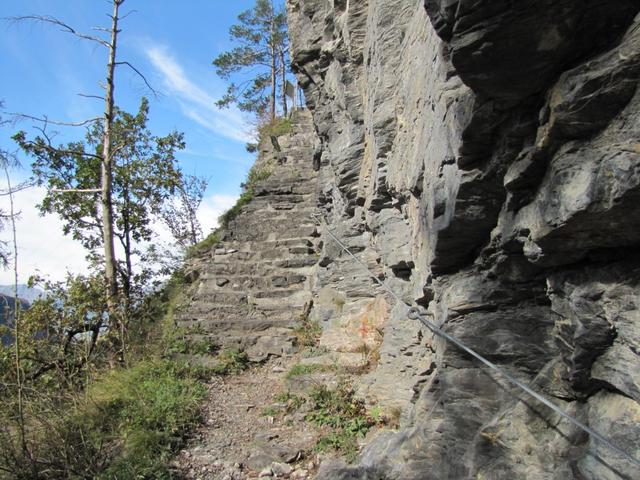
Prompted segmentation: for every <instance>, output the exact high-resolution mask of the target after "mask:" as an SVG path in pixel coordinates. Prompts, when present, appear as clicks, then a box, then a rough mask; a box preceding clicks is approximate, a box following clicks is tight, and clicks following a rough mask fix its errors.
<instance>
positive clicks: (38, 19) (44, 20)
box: [7, 15, 110, 48]
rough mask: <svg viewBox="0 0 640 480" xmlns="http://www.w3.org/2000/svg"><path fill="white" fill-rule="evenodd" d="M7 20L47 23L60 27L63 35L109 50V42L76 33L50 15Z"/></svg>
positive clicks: (26, 16)
mask: <svg viewBox="0 0 640 480" xmlns="http://www.w3.org/2000/svg"><path fill="white" fill-rule="evenodd" d="M7 20H11V21H13V22H16V23H17V22H24V21H34V22H41V23H49V24H51V25H56V26H58V27H60V30H62V31H63V32H65V33H70V34H71V35H74V36H76V37H78V38H81V39H83V40H89V41H91V42H96V43H99V44H100V45H102V46H103V47H107V48H110V45H109V42H107V41H106V40H103V39H102V38H100V37H94V36H92V35H87V34H85V33H81V32H78V31H77V30H76V29H75V28H73V27H71V26H70V25H68V24H66V23H64V22H63V21H62V20H59V19H57V18H56V17H52V16H50V15H25V16H22V17H8V18H7Z"/></svg>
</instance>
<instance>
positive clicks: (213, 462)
mask: <svg viewBox="0 0 640 480" xmlns="http://www.w3.org/2000/svg"><path fill="white" fill-rule="evenodd" d="M293 363H295V361H294V359H277V360H272V361H269V362H267V363H265V364H263V365H259V366H254V367H251V368H250V369H248V370H245V371H244V372H242V373H240V374H237V375H229V376H225V377H219V376H213V377H212V379H211V380H210V382H209V383H208V385H207V386H208V389H209V399H208V402H207V405H206V407H205V413H204V415H205V417H204V418H205V422H204V425H202V426H201V427H200V428H198V430H197V431H196V433H195V435H194V438H193V439H192V440H191V442H190V443H189V445H188V446H187V447H186V448H185V449H184V450H182V451H181V452H180V453H179V454H178V456H177V458H176V460H175V462H174V465H175V467H176V469H177V471H178V472H179V475H180V476H181V477H182V478H185V479H199V480H244V479H248V478H258V476H259V475H260V476H261V478H264V479H269V478H292V479H300V480H302V479H311V478H313V477H314V473H315V467H316V465H317V458H316V456H315V454H314V453H313V447H314V445H315V443H316V441H317V438H318V432H317V431H316V430H315V429H314V428H313V427H312V426H310V425H308V424H307V423H306V422H304V414H301V413H300V412H293V413H288V412H287V408H286V407H287V405H286V403H282V399H281V398H280V400H281V401H280V402H278V401H277V397H278V394H281V393H282V392H286V391H287V389H286V387H285V376H286V372H287V371H288V370H289V368H290V366H291V365H292V364H293ZM273 462H275V463H273ZM269 470H271V475H269Z"/></svg>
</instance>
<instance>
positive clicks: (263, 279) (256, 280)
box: [201, 272, 307, 291]
mask: <svg viewBox="0 0 640 480" xmlns="http://www.w3.org/2000/svg"><path fill="white" fill-rule="evenodd" d="M306 279H307V276H306V275H302V274H299V273H291V272H283V273H281V274H277V275H274V274H269V273H267V272H263V275H260V276H258V275H233V274H232V275H203V276H202V277H201V280H202V281H209V282H208V283H210V284H211V287H212V288H213V289H220V290H222V289H226V290H234V291H235V290H242V291H247V290H250V289H262V290H264V289H270V288H282V289H285V288H286V289H291V288H304V282H305V280H306Z"/></svg>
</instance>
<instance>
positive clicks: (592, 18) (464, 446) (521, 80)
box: [287, 0, 640, 480]
mask: <svg viewBox="0 0 640 480" xmlns="http://www.w3.org/2000/svg"><path fill="white" fill-rule="evenodd" d="M287 8H288V12H289V22H290V35H291V41H292V59H293V66H294V70H295V71H296V74H297V76H298V80H299V82H300V84H301V85H302V87H303V88H304V91H305V96H306V100H307V105H308V107H309V109H310V110H311V112H312V114H313V121H314V124H315V128H316V131H317V133H318V136H319V138H320V141H321V145H322V148H321V151H319V152H318V151H316V157H315V158H316V160H315V163H316V167H317V169H318V173H317V175H318V176H317V181H318V185H319V187H318V188H319V196H318V202H319V207H320V209H321V210H322V212H323V214H324V216H325V218H326V219H327V222H328V228H330V229H331V231H333V232H334V233H335V234H336V235H338V236H339V237H340V238H341V239H342V241H344V242H345V243H346V244H347V245H348V246H349V247H350V249H351V250H352V251H354V252H355V253H356V254H357V255H358V257H359V258H360V259H361V260H362V261H364V262H366V263H367V264H368V265H369V267H370V268H371V269H372V270H373V271H374V272H376V274H377V275H379V276H380V277H381V278H384V279H385V280H386V281H387V282H388V283H389V284H390V285H391V286H392V287H393V288H394V289H395V290H396V291H397V292H398V293H399V294H400V295H401V296H402V297H403V299H404V300H405V301H406V302H407V303H409V304H413V303H417V304H418V305H422V306H424V307H427V308H428V309H429V311H430V313H431V314H432V315H433V318H434V321H435V322H436V323H437V324H438V325H440V326H441V327H442V328H443V329H445V330H446V331H447V332H449V333H451V334H454V335H456V336H458V337H459V338H460V339H461V340H463V341H464V342H466V343H467V344H469V345H470V346H471V347H472V348H474V349H476V350H477V351H479V352H480V353H481V354H483V355H484V356H486V357H487V358H489V359H490V360H492V361H493V362H495V363H497V364H499V365H500V366H501V367H503V368H504V369H506V370H507V371H509V372H510V373H511V374H513V375H515V376H516V377H517V378H519V379H521V380H523V381H525V382H527V383H532V384H533V385H534V386H535V388H536V389H538V390H539V391H541V392H543V393H544V394H545V395H546V396H547V397H549V398H550V399H551V400H553V401H554V402H555V403H557V404H559V405H561V406H562V407H563V408H565V409H566V410H567V411H568V412H570V413H571V414H573V415H575V416H576V417H577V418H579V419H580V420H581V421H583V422H585V423H587V424H589V425H591V426H593V427H594V428H596V429H599V430H600V431H601V432H602V433H603V434H605V435H606V436H607V437H609V438H611V440H612V441H614V442H615V443H617V444H618V445H620V446H622V447H623V448H625V450H627V451H628V452H629V453H630V454H632V455H634V456H635V457H636V458H638V457H639V456H640V427H639V426H638V422H639V420H640V314H639V313H638V303H639V302H640V298H639V296H640V293H639V292H640V290H639V289H638V287H639V284H640V255H638V252H639V250H638V244H639V241H640V198H639V197H640V143H639V141H640V140H639V139H640V92H639V91H638V89H637V85H638V82H639V80H640V17H637V16H636V15H637V14H638V11H640V3H639V2H637V0H616V1H613V0H610V1H595V0H594V1H591V0H588V1H583V0H522V1H517V2H513V1H507V0H426V1H423V0H288V2H287ZM321 238H322V245H323V250H322V254H321V256H320V261H319V266H318V267H317V272H316V273H315V275H314V278H315V280H314V282H313V285H312V286H311V288H312V290H313V294H314V309H313V311H312V316H313V317H314V318H316V319H317V320H318V321H320V322H321V323H322V324H323V326H324V328H325V333H324V337H323V342H324V344H325V346H327V347H328V348H330V349H333V350H335V351H336V352H337V353H349V352H353V351H358V349H361V346H362V345H361V344H367V342H369V337H366V335H367V334H368V333H367V332H365V333H363V331H364V330H368V329H373V330H375V333H376V335H373V339H372V340H371V345H367V348H368V349H372V348H376V349H378V350H379V352H378V355H379V359H378V360H377V362H376V364H375V365H376V366H375V368H374V369H373V370H372V371H371V372H370V373H369V374H367V375H365V376H364V377H363V378H362V381H361V382H360V385H359V388H360V391H361V393H362V394H363V395H364V396H366V397H367V399H368V401H369V402H371V403H378V404H380V405H381V406H382V407H383V409H385V408H386V409H398V408H400V409H402V412H403V413H402V421H401V428H400V430H399V431H398V432H390V433H384V434H381V435H380V436H378V437H377V438H375V439H373V440H371V442H370V443H369V445H368V446H367V447H366V448H365V451H364V453H363V455H362V456H361V459H360V461H359V464H358V465H357V466H352V467H345V466H339V465H338V466H336V465H326V466H325V467H323V473H321V474H320V478H323V479H339V478H354V479H356V478H357V479H373V478H375V479H394V480H395V479H398V480H399V479H402V480H411V479H416V480H417V479H421V480H425V479H463V478H473V479H501V478H528V479H554V478H557V479H609V478H612V479H613V478H629V479H630V478H640V469H638V468H637V467H634V466H633V465H632V464H631V463H630V462H628V461H627V460H625V459H624V458H622V457H620V456H619V455H617V454H616V453H614V452H612V451H611V450H609V449H607V448H606V447H604V446H602V445H600V444H598V443H597V442H595V441H594V440H593V439H590V438H589V437H588V436H587V435H586V434H584V433H583V432H582V431H580V430H579V429H577V428H575V427H573V426H572V425H571V424H569V423H567V422H566V421H564V420H562V419H560V418H559V417H558V416H557V415H556V414H554V413H552V412H551V411H549V410H548V409H546V408H545V407H543V406H541V405H539V404H537V403H536V402H535V401H534V400H533V399H530V398H525V397H522V395H521V392H519V391H516V390H514V389H513V388H512V387H511V386H510V385H509V384H507V383H505V382H504V381H503V380H502V379H500V378H498V377H495V376H494V375H493V374H492V373H490V372H488V371H487V370H486V369H485V368H483V367H481V366H480V365H479V364H478V363H477V362H475V361H473V360H472V359H470V358H469V357H468V356H467V355H465V354H463V353H461V352H460V351H459V350H458V349H457V348H455V347H454V346H452V345H449V344H446V343H444V342H443V341H442V340H440V339H438V338H434V337H433V336H432V335H431V334H430V332H428V331H427V330H425V329H424V328H421V327H420V326H419V325H418V324H416V323H415V322H414V321H411V320H408V319H406V317H405V315H404V311H405V309H404V307H403V306H402V305H397V304H396V303H395V302H394V301H393V299H391V298H388V296H386V295H385V294H384V292H381V291H380V289H379V288H378V287H377V286H376V284H375V283H374V282H373V281H372V280H371V279H369V278H368V277H367V274H366V273H363V271H362V270H361V269H360V267H358V266H357V265H356V264H355V263H354V262H353V261H352V260H350V259H349V258H348V257H346V256H345V255H344V254H342V253H341V251H340V249H339V247H338V246H337V245H335V243H334V242H333V241H332V240H331V239H330V238H329V237H328V235H327V234H326V232H325V233H324V234H323V235H322V237H321ZM380 342H381V344H380Z"/></svg>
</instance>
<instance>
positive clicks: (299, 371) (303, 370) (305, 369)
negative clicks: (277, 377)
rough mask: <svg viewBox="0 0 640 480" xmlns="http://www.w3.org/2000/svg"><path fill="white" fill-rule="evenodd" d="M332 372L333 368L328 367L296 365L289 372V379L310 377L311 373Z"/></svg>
mask: <svg viewBox="0 0 640 480" xmlns="http://www.w3.org/2000/svg"><path fill="white" fill-rule="evenodd" d="M327 370H331V367H328V366H326V365H313V364H312V365H305V364H302V363H296V364H295V365H293V366H292V367H291V368H290V369H289V371H288V372H287V375H286V377H287V378H293V377H299V376H300V375H309V374H310V373H316V372H325V371H327Z"/></svg>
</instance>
